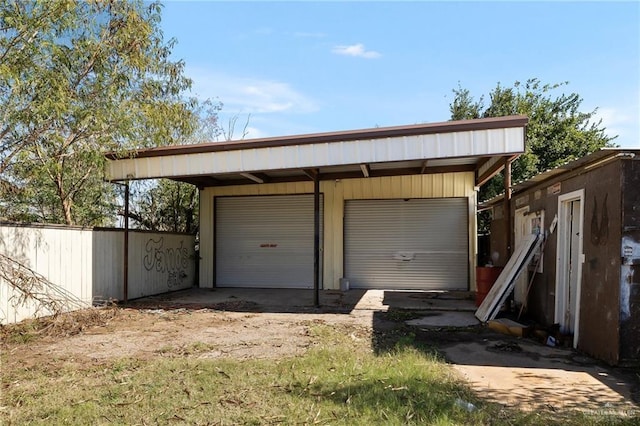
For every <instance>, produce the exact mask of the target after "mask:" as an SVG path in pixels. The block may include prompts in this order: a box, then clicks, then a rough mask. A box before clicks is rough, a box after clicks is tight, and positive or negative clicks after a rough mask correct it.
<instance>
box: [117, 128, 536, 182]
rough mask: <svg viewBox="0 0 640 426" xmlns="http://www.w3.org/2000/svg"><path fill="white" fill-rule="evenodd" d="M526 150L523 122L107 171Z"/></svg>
mask: <svg viewBox="0 0 640 426" xmlns="http://www.w3.org/2000/svg"><path fill="white" fill-rule="evenodd" d="M522 151H524V131H523V128H522V127H514V128H506V129H489V130H474V131H462V132H453V133H436V134H426V135H416V136H404V137H390V138H383V139H362V140H352V141H342V142H326V143H318V144H308V145H304V144H301V145H290V146H277V147H265V148H250V149H236V150H228V151H220V152H208V153H198V154H181V155H172V156H166V157H146V158H124V159H119V160H117V161H114V160H110V161H109V162H108V164H107V175H108V176H109V179H120V180H122V179H127V178H130V177H134V178H137V179H144V178H154V177H171V176H193V175H208V174H215V173H234V172H255V171H263V170H284V169H303V168H313V167H326V166H339V165H346V164H364V163H383V162H393V161H409V160H422V159H424V160H427V159H444V158H458V157H470V156H482V155H492V154H494V155H495V154H498V155H499V154H502V153H514V152H522ZM267 165H268V166H267Z"/></svg>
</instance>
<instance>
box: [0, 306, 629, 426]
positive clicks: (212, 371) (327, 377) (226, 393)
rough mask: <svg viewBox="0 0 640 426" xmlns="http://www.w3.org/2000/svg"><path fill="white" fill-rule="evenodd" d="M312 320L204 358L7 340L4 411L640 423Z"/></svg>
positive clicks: (166, 420)
mask: <svg viewBox="0 0 640 426" xmlns="http://www.w3.org/2000/svg"><path fill="white" fill-rule="evenodd" d="M116 315H118V311H117V309H103V310H90V312H82V313H76V314H73V315H68V316H66V317H67V318H65V319H63V318H62V317H61V316H60V317H57V318H55V319H49V320H43V322H37V323H32V324H31V326H29V327H28V328H29V329H28V330H24V329H21V328H20V327H26V325H21V326H16V327H15V328H12V329H11V330H9V329H3V338H8V339H10V340H13V341H17V340H20V338H16V335H17V336H26V335H31V336H32V338H31V339H27V342H26V343H23V344H19V345H20V346H22V347H24V346H26V347H29V345H31V344H33V343H34V342H37V341H38V339H40V338H41V336H42V335H44V334H46V335H47V336H49V337H47V338H51V337H53V336H56V335H57V336H65V335H68V334H73V333H82V331H83V329H85V327H87V324H92V325H94V326H95V325H100V324H108V323H109V321H110V320H111V319H113V318H114V317H115V316H116ZM80 323H82V324H80ZM34 324H35V325H34ZM305 326H306V327H307V334H308V337H309V338H310V339H311V341H312V345H311V347H310V349H309V350H308V351H307V352H306V353H305V354H304V355H301V356H290V357H283V358H280V359H276V360H274V359H245V360H238V359H232V358H226V359H207V358H201V357H200V356H201V355H202V354H203V353H205V352H206V351H208V350H210V349H211V348H212V346H211V344H209V343H204V342H201V341H193V342H192V343H191V344H189V345H184V346H180V347H179V348H177V349H176V347H175V346H174V345H171V344H170V343H171V342H167V346H166V347H158V349H157V356H155V357H152V358H145V359H141V358H137V357H123V358H121V359H97V358H82V357H62V358H50V359H48V360H47V361H46V362H39V363H28V364H24V365H21V364H20V363H17V362H15V360H13V359H10V357H11V356H12V354H11V353H10V352H6V351H3V353H2V356H1V357H2V358H1V360H2V365H3V366H5V365H7V364H9V365H11V368H7V369H5V368H3V370H2V377H1V383H0V385H1V392H2V394H1V395H2V396H1V398H2V399H1V401H0V423H2V424H6V425H21V424H43V425H44V424H46V425H51V424H83V425H84V424H138V425H145V424H146V425H150V424H196V425H236V424H255V425H270V424H286V425H289V424H291V425H301V424H331V425H354V424H355V425H371V424H386V425H406V424H408V425H411V424H415V425H423V424H442V425H444V424H505V425H510V424H518V425H519V424H530V425H537V424H574V425H588V424H625V423H626V424H638V423H637V419H631V418H617V417H609V416H607V415H606V414H600V415H591V416H589V415H586V414H581V413H577V412H570V413H523V412H518V411H514V410H505V409H503V408H502V407H501V406H499V405H496V404H489V403H485V402H484V401H482V400H481V399H480V398H478V397H477V396H475V395H474V394H472V392H471V391H470V390H469V388H468V387H467V386H465V385H464V384H463V383H461V382H460V381H459V379H458V378H457V376H455V375H454V374H453V373H452V371H451V369H450V368H449V366H447V365H446V364H445V363H443V362H442V360H441V359H439V358H438V356H437V355H436V354H435V352H433V351H432V350H431V349H430V348H428V347H424V346H422V345H421V344H420V343H418V342H416V341H415V339H414V338H413V336H412V335H411V334H406V335H398V336H396V337H397V339H396V343H395V344H394V345H390V346H389V349H388V350H385V351H374V350H373V348H372V345H371V341H372V340H371V335H370V334H367V333H366V332H364V331H363V330H362V329H361V328H354V329H350V328H349V327H348V326H346V325H345V326H341V327H336V326H334V325H328V324H324V323H322V322H314V321H309V322H307V323H306V324H305ZM238 327H239V328H240V332H241V326H238ZM16 333H17V334H16ZM12 336H13V337H12ZM14 345H15V344H14ZM461 401H462V402H468V403H471V404H473V406H474V408H473V409H472V410H471V411H469V410H467V408H465V407H464V406H461V405H462V404H461Z"/></svg>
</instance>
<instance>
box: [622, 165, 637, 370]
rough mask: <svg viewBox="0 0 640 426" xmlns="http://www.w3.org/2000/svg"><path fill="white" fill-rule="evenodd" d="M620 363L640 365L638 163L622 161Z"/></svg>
mask: <svg viewBox="0 0 640 426" xmlns="http://www.w3.org/2000/svg"><path fill="white" fill-rule="evenodd" d="M622 194H623V196H622V244H621V259H622V260H621V263H622V264H621V272H620V357H619V359H620V361H621V362H623V363H632V364H637V363H639V362H640V161H638V160H627V161H622Z"/></svg>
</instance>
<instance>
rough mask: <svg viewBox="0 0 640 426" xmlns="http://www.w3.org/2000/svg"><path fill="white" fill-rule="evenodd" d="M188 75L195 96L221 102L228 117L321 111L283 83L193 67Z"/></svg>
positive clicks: (312, 102)
mask: <svg viewBox="0 0 640 426" xmlns="http://www.w3.org/2000/svg"><path fill="white" fill-rule="evenodd" d="M186 74H187V75H188V76H189V77H190V78H191V79H192V80H193V87H192V89H191V91H192V93H194V94H195V95H196V96H198V97H200V98H217V99H219V100H220V101H221V102H222V103H223V104H224V107H223V111H224V112H227V113H234V114H235V113H242V114H258V113H274V112H295V113H307V112H313V111H316V110H317V109H318V107H317V106H316V104H315V102H314V101H313V100H311V99H309V98H308V97H307V96H305V95H304V94H302V93H300V92H298V91H297V90H295V89H294V88H293V87H291V85H289V84H288V83H284V82H281V81H276V80H262V79H258V78H251V77H238V76H233V75H228V74H224V73H219V72H215V71H210V70H207V69H204V68H194V67H187V69H186Z"/></svg>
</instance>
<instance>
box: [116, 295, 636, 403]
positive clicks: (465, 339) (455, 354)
mask: <svg viewBox="0 0 640 426" xmlns="http://www.w3.org/2000/svg"><path fill="white" fill-rule="evenodd" d="M314 296H315V295H314V292H313V290H285V289H246V288H243V289H227V288H224V289H213V290H211V289H190V290H185V291H179V292H175V293H169V294H163V295H159V296H154V297H147V298H144V299H139V300H134V301H132V302H130V303H129V304H128V305H127V306H128V307H131V308H140V309H164V310H171V309H211V310H217V311H230V312H251V313H294V314H301V315H304V314H340V315H354V316H359V317H360V318H362V317H363V316H368V317H367V318H370V324H371V327H372V349H373V350H374V352H375V353H376V354H380V355H382V354H388V353H390V352H391V351H393V350H394V348H396V347H397V345H399V344H400V345H412V346H415V347H416V348H418V349H419V350H421V351H425V352H426V353H429V354H437V355H438V356H440V357H442V358H443V359H445V360H446V361H447V362H449V363H451V364H452V367H453V368H454V369H455V370H456V371H457V372H458V373H459V374H460V376H461V377H463V378H464V379H465V380H466V381H467V382H468V383H469V384H470V386H471V387H472V389H473V390H474V391H475V392H476V393H477V394H478V395H479V396H481V397H482V398H486V399H487V400H489V401H494V402H497V403H500V404H503V405H506V406H511V407H517V408H519V409H525V410H538V409H544V410H552V411H553V410H566V409H579V410H582V411H586V412H594V413H596V412H597V413H600V414H603V413H604V414H608V413H611V414H612V415H620V414H621V413H622V414H623V415H625V414H629V413H631V414H633V415H638V411H637V410H638V407H637V406H636V405H634V404H633V403H632V401H633V400H634V399H635V401H636V402H637V401H638V397H639V393H638V389H639V387H638V380H639V377H640V372H638V371H633V370H624V369H620V368H613V367H609V366H606V365H604V364H602V363H599V362H597V361H596V360H594V359H591V358H589V357H587V356H585V355H584V354H581V353H579V352H576V351H575V350H573V349H569V348H557V347H548V346H545V345H544V344H542V343H541V342H538V341H536V340H534V339H530V338H518V337H514V336H508V335H502V334H498V333H497V332H494V331H493V330H490V329H488V328H487V327H486V326H483V325H481V324H479V323H478V322H477V321H476V320H475V317H474V316H473V312H474V311H475V306H474V304H473V301H472V300H471V297H470V296H471V295H470V293H468V292H419V291H417V292H412V291H383V290H369V291H365V290H354V289H352V290H349V291H347V292H341V291H330V290H329V291H320V292H319V293H318V297H319V302H320V303H319V306H316V305H315V298H314ZM410 324H413V325H410Z"/></svg>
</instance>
